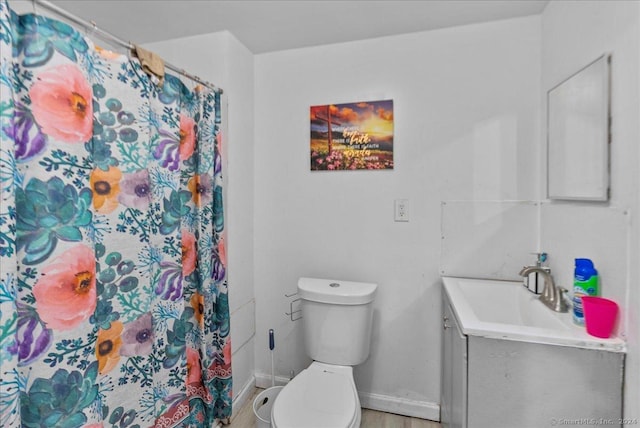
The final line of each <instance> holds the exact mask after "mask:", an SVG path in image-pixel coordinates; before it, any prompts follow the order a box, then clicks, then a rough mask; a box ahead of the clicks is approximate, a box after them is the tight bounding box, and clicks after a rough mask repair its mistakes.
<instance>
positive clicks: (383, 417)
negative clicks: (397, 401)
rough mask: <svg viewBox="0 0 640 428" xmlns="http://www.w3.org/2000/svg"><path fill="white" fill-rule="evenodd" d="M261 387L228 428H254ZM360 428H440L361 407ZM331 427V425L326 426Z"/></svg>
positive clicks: (436, 424) (425, 421)
mask: <svg viewBox="0 0 640 428" xmlns="http://www.w3.org/2000/svg"><path fill="white" fill-rule="evenodd" d="M261 391H262V389H258V388H256V390H255V392H254V394H253V396H252V397H251V398H250V399H248V400H247V402H246V403H245V405H244V406H242V409H240V411H239V412H238V414H237V415H236V416H235V417H234V418H233V419H232V420H231V424H230V425H227V426H228V427H230V428H254V427H255V426H256V417H255V415H254V414H253V399H254V398H255V396H256V395H258V394H259V393H260V392H261ZM360 427H361V428H441V425H440V424H439V423H438V422H433V421H427V420H425V419H418V418H409V417H406V416H400V415H394V414H393V413H384V412H377V411H375V410H369V409H362V422H361V423H360ZM327 428H331V427H327Z"/></svg>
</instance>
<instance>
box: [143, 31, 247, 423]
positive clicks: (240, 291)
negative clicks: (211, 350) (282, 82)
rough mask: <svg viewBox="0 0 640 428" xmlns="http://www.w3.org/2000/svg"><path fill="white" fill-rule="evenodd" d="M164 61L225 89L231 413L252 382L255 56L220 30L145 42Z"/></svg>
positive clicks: (227, 33)
mask: <svg viewBox="0 0 640 428" xmlns="http://www.w3.org/2000/svg"><path fill="white" fill-rule="evenodd" d="M145 47H146V48H148V49H150V50H152V51H154V52H157V53H158V54H160V55H161V56H162V57H163V58H164V59H165V60H167V61H168V62H170V63H172V64H174V65H176V66H179V67H181V68H183V69H185V70H187V71H189V72H190V73H192V74H195V75H197V76H199V77H201V78H203V79H205V80H208V81H210V82H212V83H214V84H215V85H217V86H219V87H221V88H223V89H224V95H223V97H222V100H223V103H225V102H226V113H227V114H226V117H227V123H226V125H227V127H226V128H227V129H226V136H225V138H224V142H223V156H224V158H225V160H226V165H225V167H226V169H225V170H224V171H223V173H224V176H225V184H226V195H225V197H226V198H225V204H226V207H225V216H226V218H225V222H226V233H227V259H228V267H229V269H228V278H227V279H228V282H229V305H230V308H229V309H230V312H231V337H232V343H231V348H232V353H233V354H232V370H233V391H234V413H235V411H236V410H237V409H239V408H240V407H241V406H242V404H243V402H244V401H245V400H246V399H247V398H249V395H250V394H251V393H252V388H253V385H254V384H255V379H254V376H253V373H254V336H255V300H254V291H253V265H254V260H253V211H254V210H253V180H254V177H253V170H252V168H251V167H250V166H251V165H252V164H253V159H254V158H253V156H254V147H253V134H254V133H253V123H254V118H253V107H254V106H253V96H254V91H253V81H254V76H253V72H254V65H253V54H252V53H251V52H250V51H249V50H248V49H247V48H246V47H245V46H244V45H242V44H241V43H240V42H239V41H238V40H237V39H236V38H235V37H234V36H233V35H232V34H231V33H229V32H221V33H214V34H206V35H202V36H194V37H187V38H183V39H174V40H169V41H166V42H159V43H153V44H148V45H146V46H145Z"/></svg>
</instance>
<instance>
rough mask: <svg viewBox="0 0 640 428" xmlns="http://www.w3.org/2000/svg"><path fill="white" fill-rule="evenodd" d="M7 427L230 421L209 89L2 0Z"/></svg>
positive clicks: (2, 407)
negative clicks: (155, 74) (154, 74)
mask: <svg viewBox="0 0 640 428" xmlns="http://www.w3.org/2000/svg"><path fill="white" fill-rule="evenodd" d="M0 56H1V58H0V59H1V62H0V190H1V197H0V363H1V364H0V426H3V427H18V426H24V427H45V426H50V427H92V428H93V427H112V426H113V427H115V426H117V427H121V428H124V427H129V428H134V427H148V426H159V427H173V426H189V427H191V426H211V425H212V424H213V423H214V421H215V420H216V419H218V420H224V419H226V418H228V417H229V416H230V415H231V356H230V354H231V343H230V337H229V307H228V299H227V284H226V276H225V273H226V272H225V265H226V261H225V243H224V239H223V236H224V221H223V209H222V175H221V174H222V171H221V165H222V161H221V155H220V150H219V148H220V146H219V143H220V132H219V128H220V124H221V117H220V97H219V94H218V93H215V92H212V91H208V90H205V89H202V88H196V90H190V89H189V88H187V86H186V85H185V84H184V83H182V82H181V81H180V80H179V79H178V78H176V77H174V76H171V75H167V76H166V78H165V82H164V84H163V86H162V87H161V88H159V87H156V86H155V85H154V84H152V83H151V81H150V79H149V78H148V76H147V75H146V74H144V72H143V71H142V68H141V66H140V64H139V62H138V61H137V60H131V59H130V58H129V57H127V56H124V55H117V54H114V53H112V52H108V51H105V50H101V49H100V48H98V47H95V46H93V44H92V42H91V41H90V40H89V39H87V38H86V37H84V36H83V35H82V34H80V33H79V32H78V31H76V30H75V29H73V28H72V27H70V26H69V25H67V24H65V23H62V22H60V21H56V20H53V19H49V18H45V17H41V16H36V15H33V14H29V15H21V16H18V15H16V14H15V13H14V12H13V11H11V10H10V9H9V7H8V5H7V3H6V2H0Z"/></svg>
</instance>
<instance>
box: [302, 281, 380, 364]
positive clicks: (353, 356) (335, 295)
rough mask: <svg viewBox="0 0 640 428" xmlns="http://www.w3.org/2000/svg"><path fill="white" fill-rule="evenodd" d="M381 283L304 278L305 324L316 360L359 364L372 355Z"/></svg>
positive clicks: (307, 341) (309, 351)
mask: <svg viewBox="0 0 640 428" xmlns="http://www.w3.org/2000/svg"><path fill="white" fill-rule="evenodd" d="M377 287H378V286H377V284H371V283H365V282H352V281H338V280H329V279H317V278H300V280H298V295H299V296H300V298H301V307H300V309H301V310H302V325H303V329H304V342H305V348H306V351H307V354H308V355H309V357H311V358H312V359H313V360H314V361H320V362H323V363H327V364H338V365H344V366H355V365H358V364H360V363H362V362H364V361H365V360H366V359H367V357H368V356H369V346H370V343H371V321H372V317H373V300H374V298H375V294H376V289H377Z"/></svg>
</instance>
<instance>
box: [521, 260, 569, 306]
mask: <svg viewBox="0 0 640 428" xmlns="http://www.w3.org/2000/svg"><path fill="white" fill-rule="evenodd" d="M534 272H536V273H539V274H540V275H542V277H543V278H544V289H543V290H542V294H541V295H540V301H541V302H542V303H544V305H545V306H546V307H548V308H549V309H551V310H552V311H555V312H567V311H568V310H569V308H568V307H567V302H565V300H564V292H565V291H567V290H565V289H564V288H561V287H558V286H557V285H556V284H555V282H554V281H553V277H552V276H551V273H550V272H548V271H547V270H545V269H544V268H542V267H540V266H525V267H523V268H522V270H521V271H520V274H519V275H520V276H528V275H529V274H530V273H534Z"/></svg>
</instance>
